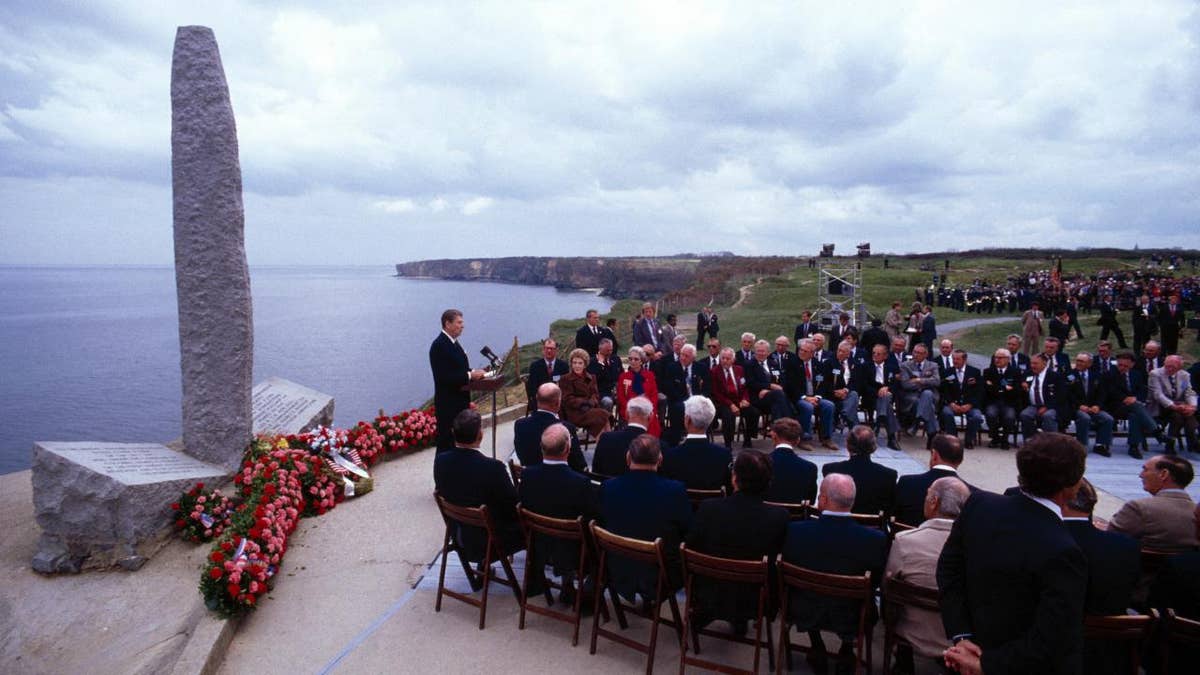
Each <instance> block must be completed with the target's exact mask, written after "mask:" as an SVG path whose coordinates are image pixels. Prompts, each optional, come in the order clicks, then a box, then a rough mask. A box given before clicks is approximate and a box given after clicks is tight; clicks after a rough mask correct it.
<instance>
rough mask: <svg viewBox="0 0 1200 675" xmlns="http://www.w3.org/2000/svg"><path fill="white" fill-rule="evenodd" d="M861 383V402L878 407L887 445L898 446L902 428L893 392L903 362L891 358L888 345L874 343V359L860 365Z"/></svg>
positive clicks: (869, 407)
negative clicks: (899, 432) (897, 415)
mask: <svg viewBox="0 0 1200 675" xmlns="http://www.w3.org/2000/svg"><path fill="white" fill-rule="evenodd" d="M858 368H859V375H858V377H857V379H856V382H857V383H858V396H859V403H860V405H861V406H862V408H863V410H874V411H875V428H876V430H878V429H879V428H880V427H883V428H884V429H886V430H887V445H888V447H889V448H891V449H893V450H899V449H900V446H899V445H898V444H897V442H896V433H897V432H898V431H900V422H899V421H898V420H897V419H896V408H895V406H894V405H893V399H894V398H895V396H894V394H893V392H894V391H895V389H894V387H896V378H897V377H898V376H899V375H900V366H898V365H896V364H894V363H892V361H891V360H890V359H889V358H888V354H887V347H885V346H884V345H875V346H874V347H872V348H871V360H870V361H868V362H867V363H864V364H862V365H860V366H859V367H858Z"/></svg>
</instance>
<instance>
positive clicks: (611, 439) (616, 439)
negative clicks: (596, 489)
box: [592, 425, 646, 476]
mask: <svg viewBox="0 0 1200 675" xmlns="http://www.w3.org/2000/svg"><path fill="white" fill-rule="evenodd" d="M644 433H646V430H645V429H643V428H641V427H637V426H633V425H628V426H625V427H623V428H621V429H614V430H612V431H606V432H604V433H602V434H600V438H598V439H596V450H595V452H594V453H593V454H592V471H593V472H595V473H598V474H600V475H602V476H620V475H621V474H623V473H625V472H626V471H627V470H628V469H629V465H628V464H626V462H625V454H626V453H627V452H629V444H630V443H632V442H633V439H635V438H637V437H638V436H640V435H642V434H644Z"/></svg>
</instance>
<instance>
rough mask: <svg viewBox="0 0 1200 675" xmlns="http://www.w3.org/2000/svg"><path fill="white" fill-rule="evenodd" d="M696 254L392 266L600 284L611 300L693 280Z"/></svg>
mask: <svg viewBox="0 0 1200 675" xmlns="http://www.w3.org/2000/svg"><path fill="white" fill-rule="evenodd" d="M700 262H701V259H700V258H695V257H682V256H680V257H670V258H547V257H514V258H474V259H462V260H450V259H441V260H418V261H415V262H407V263H399V264H397V265H396V276H400V277H426V278H433V279H449V280H454V281H502V282H507V283H514V284H531V285H539V286H554V287H555V288H569V289H580V288H600V289H603V294H604V295H606V296H608V297H611V298H616V299H622V298H646V299H649V298H657V297H660V296H663V295H665V294H667V293H669V292H671V291H675V290H678V289H680V288H686V287H688V286H690V285H691V284H692V282H693V281H694V280H695V277H696V271H697V269H698V268H699V267H700Z"/></svg>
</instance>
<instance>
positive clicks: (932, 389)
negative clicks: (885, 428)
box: [896, 344, 942, 444]
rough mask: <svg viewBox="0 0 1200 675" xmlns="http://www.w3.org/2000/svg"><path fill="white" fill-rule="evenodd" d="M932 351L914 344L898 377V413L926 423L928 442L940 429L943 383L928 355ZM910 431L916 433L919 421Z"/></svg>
mask: <svg viewBox="0 0 1200 675" xmlns="http://www.w3.org/2000/svg"><path fill="white" fill-rule="evenodd" d="M928 354H929V351H928V350H927V349H926V348H925V345H923V344H918V345H916V346H914V347H913V350H912V360H910V361H905V362H904V363H902V364H900V375H899V377H897V380H898V381H899V383H900V389H901V396H900V401H899V403H897V405H896V408H897V411H898V412H900V413H902V414H908V415H913V416H915V418H916V419H917V420H919V421H921V422H923V423H924V424H925V435H926V437H927V439H928V440H927V441H926V444H928V443H932V442H933V436H934V434H936V433H937V432H938V420H937V410H938V407H937V404H938V388H939V387H940V386H941V383H942V378H941V373H940V371H939V370H938V367H937V364H936V363H934V362H933V361H930V360H929V359H928V358H926V357H927V356H928ZM909 433H910V434H911V435H915V434H916V423H914V424H913V425H912V427H911V429H910V430H909Z"/></svg>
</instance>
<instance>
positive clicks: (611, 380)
mask: <svg viewBox="0 0 1200 675" xmlns="http://www.w3.org/2000/svg"><path fill="white" fill-rule="evenodd" d="M587 371H588V372H589V373H591V374H592V376H593V377H595V378H596V391H597V392H598V393H599V394H600V397H601V398H604V397H608V398H611V399H613V400H614V401H615V400H616V391H617V378H618V377H621V373H622V372H624V369H623V368H622V367H621V357H619V356H617V355H616V354H610V355H609V357H608V365H607V366H604V365H601V364H600V361H598V360H597V359H596V358H595V357H593V358H592V361H591V363H589V364H588V368H587Z"/></svg>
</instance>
